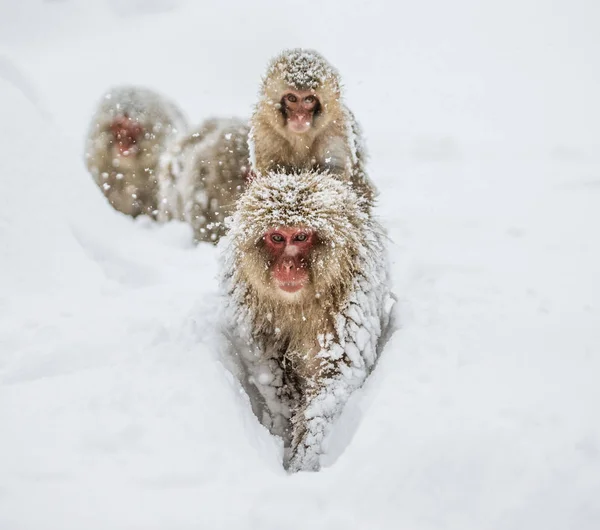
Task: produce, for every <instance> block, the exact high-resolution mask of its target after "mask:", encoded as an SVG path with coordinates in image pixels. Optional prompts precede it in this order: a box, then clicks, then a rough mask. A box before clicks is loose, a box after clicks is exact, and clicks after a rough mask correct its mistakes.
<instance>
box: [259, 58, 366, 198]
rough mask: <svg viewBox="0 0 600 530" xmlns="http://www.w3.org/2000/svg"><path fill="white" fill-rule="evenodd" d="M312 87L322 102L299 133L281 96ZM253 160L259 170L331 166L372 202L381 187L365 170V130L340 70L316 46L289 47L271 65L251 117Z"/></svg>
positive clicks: (286, 170)
mask: <svg viewBox="0 0 600 530" xmlns="http://www.w3.org/2000/svg"><path fill="white" fill-rule="evenodd" d="M290 89H294V90H302V91H304V90H310V91H313V92H314V93H315V95H317V97H318V99H319V103H320V107H319V109H318V111H317V112H315V115H314V120H313V126H312V127H311V129H310V130H309V131H308V132H306V133H303V134H295V133H293V132H291V131H290V130H289V129H288V128H287V127H286V126H285V117H284V114H283V112H282V107H281V101H282V98H283V96H284V95H285V94H286V92H287V91H288V90H290ZM251 127H252V128H251V131H250V137H249V143H250V160H251V163H252V165H253V169H254V171H255V172H256V173H257V174H266V173H269V172H270V171H283V172H295V171H298V170H310V169H312V170H318V171H329V172H330V173H331V174H333V175H336V176H338V177H342V178H344V179H346V180H350V181H351V182H352V183H353V185H354V187H355V190H356V191H357V193H358V194H360V195H364V196H365V197H366V198H367V199H368V201H367V202H366V203H365V204H366V205H370V204H371V200H372V199H373V197H374V195H375V194H376V190H375V186H374V185H373V183H372V182H371V181H370V180H369V178H368V176H367V174H366V171H365V165H364V164H365V159H366V150H365V146H364V143H363V140H362V132H361V130H360V127H359V125H358V123H357V121H356V119H355V118H354V115H353V114H352V112H351V111H350V110H349V109H348V108H347V107H346V105H345V104H344V103H343V100H342V86H341V79H340V75H339V73H338V72H337V70H336V69H335V68H334V67H333V66H331V65H330V64H329V63H328V62H327V61H326V60H325V59H324V58H323V57H322V56H321V55H320V54H319V53H318V52H316V51H314V50H304V49H293V50H286V51H284V52H282V53H281V54H280V55H278V56H277V57H275V58H274V59H273V60H272V61H271V63H270V64H269V66H268V67H267V71H266V74H265V75H264V77H263V80H262V85H261V88H260V92H259V101H258V103H257V104H256V106H255V109H254V114H253V116H252V119H251Z"/></svg>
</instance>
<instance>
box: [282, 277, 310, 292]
mask: <svg viewBox="0 0 600 530" xmlns="http://www.w3.org/2000/svg"><path fill="white" fill-rule="evenodd" d="M305 284H306V282H304V281H303V280H291V281H285V282H283V281H281V280H279V281H278V282H277V285H278V286H279V288H280V289H281V290H282V291H285V292H286V293H297V292H298V291H300V290H301V289H302V288H303V287H304V285H305Z"/></svg>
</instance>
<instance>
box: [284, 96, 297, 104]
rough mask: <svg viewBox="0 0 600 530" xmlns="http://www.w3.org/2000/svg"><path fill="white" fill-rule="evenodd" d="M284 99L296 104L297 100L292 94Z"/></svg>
mask: <svg viewBox="0 0 600 530" xmlns="http://www.w3.org/2000/svg"><path fill="white" fill-rule="evenodd" d="M286 99H287V100H288V101H289V102H290V103H296V101H298V98H297V97H296V96H294V94H288V95H287V96H286Z"/></svg>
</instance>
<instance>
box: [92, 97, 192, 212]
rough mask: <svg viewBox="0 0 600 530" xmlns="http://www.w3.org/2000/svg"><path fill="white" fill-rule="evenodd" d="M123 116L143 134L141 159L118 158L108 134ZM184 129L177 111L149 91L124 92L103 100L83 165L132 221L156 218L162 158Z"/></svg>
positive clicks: (136, 155) (137, 157)
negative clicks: (136, 124) (160, 159)
mask: <svg viewBox="0 0 600 530" xmlns="http://www.w3.org/2000/svg"><path fill="white" fill-rule="evenodd" d="M124 115H127V116H129V117H130V118H132V119H133V120H136V121H137V122H138V123H139V124H140V125H141V126H142V127H143V131H144V133H143V136H142V138H141V139H140V140H139V141H138V143H137V147H138V152H137V154H135V155H132V156H128V157H123V156H119V155H118V150H117V148H116V145H114V138H113V134H112V133H111V130H110V128H111V125H112V123H113V121H114V120H115V118H118V117H120V116H124ZM186 127H187V124H186V121H185V118H184V117H183V115H182V114H181V112H180V111H179V109H177V108H176V107H175V105H174V104H173V103H171V102H169V101H168V100H166V99H164V98H163V97H162V96H160V95H159V94H157V93H155V92H153V91H151V90H148V89H145V88H139V87H130V86H123V87H115V88H112V89H111V90H109V91H107V92H106V93H105V94H104V95H103V96H102V99H101V100H100V103H99V105H98V108H97V110H96V112H95V114H94V116H93V118H92V121H91V124H90V127H89V131H88V136H87V141H86V146H85V163H86V166H87V168H88V170H89V171H90V173H91V174H92V176H93V178H94V181H95V182H96V184H97V185H98V187H99V188H100V189H101V190H102V192H103V193H104V195H105V196H106V198H107V199H108V201H109V202H110V204H111V205H112V206H113V207H114V208H115V209H116V210H118V211H120V212H123V213H124V214H127V215H131V216H133V217H136V216H138V215H140V214H145V215H149V216H151V217H155V216H156V214H157V192H158V180H157V176H156V169H157V166H158V162H159V158H160V157H161V155H162V154H163V153H164V151H165V150H166V148H167V146H168V144H169V143H170V142H172V141H173V140H174V139H175V138H176V136H177V135H178V134H180V133H181V132H183V131H184V129H185V128H186Z"/></svg>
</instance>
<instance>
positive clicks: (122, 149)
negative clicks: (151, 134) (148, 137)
mask: <svg viewBox="0 0 600 530" xmlns="http://www.w3.org/2000/svg"><path fill="white" fill-rule="evenodd" d="M118 149H119V155H120V156H135V155H137V153H138V146H137V145H135V144H134V143H120V142H119V143H118Z"/></svg>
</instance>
